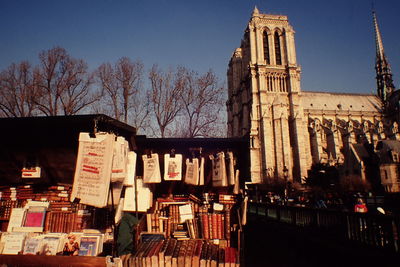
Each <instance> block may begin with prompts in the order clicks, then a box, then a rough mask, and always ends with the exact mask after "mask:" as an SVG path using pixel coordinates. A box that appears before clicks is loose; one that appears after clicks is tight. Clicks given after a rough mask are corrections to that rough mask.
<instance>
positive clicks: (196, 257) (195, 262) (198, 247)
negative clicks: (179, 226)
mask: <svg viewBox="0 0 400 267" xmlns="http://www.w3.org/2000/svg"><path fill="white" fill-rule="evenodd" d="M202 247H203V241H202V240H196V243H195V248H194V252H193V257H192V267H199V266H200V256H201V251H202Z"/></svg>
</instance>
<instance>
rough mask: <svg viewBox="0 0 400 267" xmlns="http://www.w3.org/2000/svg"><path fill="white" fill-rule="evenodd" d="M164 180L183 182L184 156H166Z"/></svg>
mask: <svg viewBox="0 0 400 267" xmlns="http://www.w3.org/2000/svg"><path fill="white" fill-rule="evenodd" d="M164 164H165V168H164V180H165V181H180V180H182V155H181V154H176V155H174V156H171V155H170V154H165V155H164Z"/></svg>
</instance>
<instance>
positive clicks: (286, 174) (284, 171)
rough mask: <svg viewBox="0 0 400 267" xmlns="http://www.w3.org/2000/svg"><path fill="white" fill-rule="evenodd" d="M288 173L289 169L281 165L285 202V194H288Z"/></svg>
mask: <svg viewBox="0 0 400 267" xmlns="http://www.w3.org/2000/svg"><path fill="white" fill-rule="evenodd" d="M288 175H289V170H288V168H286V165H285V166H283V177H284V178H285V191H284V194H285V203H286V202H287V199H288V198H287V196H288V186H287V185H288Z"/></svg>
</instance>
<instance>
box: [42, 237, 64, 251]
mask: <svg viewBox="0 0 400 267" xmlns="http://www.w3.org/2000/svg"><path fill="white" fill-rule="evenodd" d="M63 241H64V235H61V234H58V235H55V234H46V235H44V236H43V239H42V250H41V252H40V254H41V255H57V253H59V252H61V250H62V249H61V244H62V243H63Z"/></svg>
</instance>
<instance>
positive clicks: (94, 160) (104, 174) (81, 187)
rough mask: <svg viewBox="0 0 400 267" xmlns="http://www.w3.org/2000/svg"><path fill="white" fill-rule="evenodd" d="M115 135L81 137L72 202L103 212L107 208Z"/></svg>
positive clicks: (85, 135)
mask: <svg viewBox="0 0 400 267" xmlns="http://www.w3.org/2000/svg"><path fill="white" fill-rule="evenodd" d="M114 143H115V135H114V134H108V133H97V134H96V136H95V137H94V138H92V137H90V136H89V133H80V135H79V149H78V157H77V162H76V169H75V176H74V184H73V187H72V193H71V201H74V200H75V198H78V199H79V200H80V203H82V204H86V205H91V206H94V207H98V208H102V207H105V206H106V205H107V197H108V191H109V187H110V176H111V170H112V159H113V152H114Z"/></svg>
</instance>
